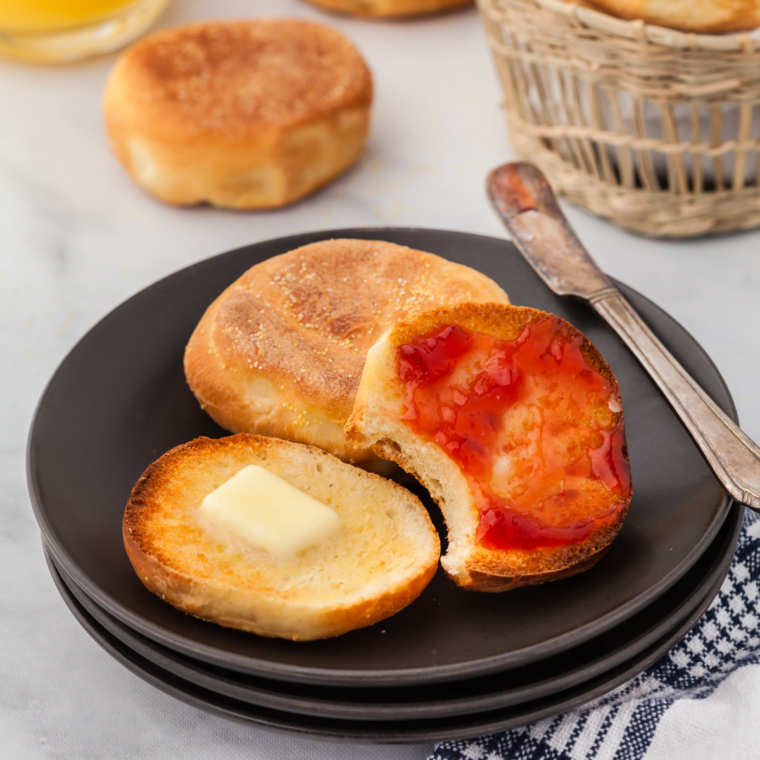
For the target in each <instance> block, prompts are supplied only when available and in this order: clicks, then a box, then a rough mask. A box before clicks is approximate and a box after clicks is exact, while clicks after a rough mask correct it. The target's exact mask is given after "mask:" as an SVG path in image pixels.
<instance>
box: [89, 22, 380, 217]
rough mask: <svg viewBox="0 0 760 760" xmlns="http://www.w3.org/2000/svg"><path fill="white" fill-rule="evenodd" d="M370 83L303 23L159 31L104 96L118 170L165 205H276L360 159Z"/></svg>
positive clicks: (348, 53) (359, 63) (122, 63)
mask: <svg viewBox="0 0 760 760" xmlns="http://www.w3.org/2000/svg"><path fill="white" fill-rule="evenodd" d="M372 94H373V88H372V77H371V74H370V72H369V69H368V68H367V65H366V64H365V62H364V60H363V58H362V57H361V55H360V54H359V52H358V51H357V50H356V48H355V47H354V46H353V45H352V44H351V43H350V42H349V41H348V40H347V39H346V38H345V37H343V35H341V34H339V33H338V32H337V31H335V30H333V29H330V28H329V27H325V26H321V25H319V24H314V23H311V22H307V21H299V20H282V19H258V20H255V21H217V22H204V23H198V24H188V25H186V26H181V27H176V28H173V29H168V30H164V31H161V32H157V33H156V34H152V35H149V36H148V37H146V38H144V39H143V40H142V41H140V42H138V43H136V44H135V45H133V46H132V47H131V48H129V50H128V51H127V52H126V53H124V54H123V55H122V57H121V58H120V59H119V61H118V63H117V65H116V66H115V68H114V70H113V72H112V74H111V77H110V78H109V82H108V85H107V87H106V92H105V96H104V107H105V118H106V125H107V127H108V132H109V136H110V138H111V143H112V145H113V147H114V150H115V152H116V153H117V155H118V156H119V158H120V159H121V161H122V163H123V164H124V165H125V167H126V168H127V169H128V171H129V172H130V173H131V174H132V175H133V176H134V177H135V178H136V179H137V181H138V182H139V183H140V184H142V185H143V187H145V189H147V190H148V191H149V192H151V193H153V194H154V195H157V196H158V197H160V198H162V199H163V200H166V201H167V202H169V203H176V204H191V203H198V202H200V201H204V200H208V201H210V202H212V203H215V204H216V205H220V206H231V207H235V208H264V207H272V206H278V205H282V204H283V203H287V202H290V201H292V200H295V199H296V198H298V197H301V196H303V195H305V194H306V193H307V192H310V191H311V190H314V189H315V188H316V187H318V186H321V185H322V184H324V183H325V182H327V181H329V180H330V179H332V178H333V177H334V176H336V175H337V174H338V173H340V172H341V171H343V170H344V169H345V168H346V167H347V166H349V165H350V164H351V163H353V161H354V160H355V159H356V158H357V157H358V155H359V153H360V151H361V148H362V145H363V142H364V139H365V137H366V133H367V130H368V125H369V109H370V105H371V102H372Z"/></svg>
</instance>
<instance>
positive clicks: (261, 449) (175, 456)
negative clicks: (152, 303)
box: [123, 434, 440, 641]
mask: <svg viewBox="0 0 760 760" xmlns="http://www.w3.org/2000/svg"><path fill="white" fill-rule="evenodd" d="M249 464H256V465H259V466H261V467H265V468H266V469H268V470H270V471H271V472H274V473H275V474H276V475H277V476H278V477H280V478H282V479H283V480H285V481H287V482H288V483H290V484H291V485H293V486H295V487H296V488H299V489H300V490H302V491H303V492H305V493H307V494H309V495H310V496H312V497H313V498H315V499H317V500H318V501H320V502H322V503H323V504H325V505H327V506H329V507H330V508H331V509H334V510H335V511H336V512H337V513H338V515H339V516H340V518H341V520H342V521H343V528H342V529H341V530H340V531H339V532H338V533H337V534H336V535H334V536H332V537H330V538H329V539H326V540H324V541H322V542H320V543H317V544H315V545H314V546H311V547H310V548H307V549H305V550H304V551H302V552H301V553H300V554H299V555H298V556H297V557H296V558H294V559H290V560H282V559H278V558H276V557H274V556H273V555H271V554H269V553H268V552H266V551H265V550H262V549H256V548H254V547H252V546H249V545H247V544H245V543H244V542H242V541H241V540H240V539H239V538H237V537H235V536H232V535H230V534H228V533H226V532H225V531H224V530H223V529H220V528H218V527H215V526H213V525H209V524H208V523H207V522H206V521H204V519H203V517H202V516H201V515H200V513H199V511H198V508H199V506H200V504H201V502H202V501H203V499H204V497H205V496H206V495H207V494H208V493H210V492H211V491H213V490H214V489H216V488H218V487H219V486H220V485H221V484H222V483H224V482H226V481H227V480H229V478H231V477H232V476H233V475H234V474H236V473H237V472H239V471H240V470H241V469H242V468H243V467H246V466H247V465H249ZM123 533H124V545H125V547H126V550H127V554H128V556H129V559H130V561H131V563H132V565H133V567H134V568H135V571H136V572H137V574H138V576H139V578H140V580H141V581H142V582H143V583H144V584H145V586H146V587H147V588H148V589H150V591H152V592H153V593H154V594H157V595H158V596H160V597H161V598H162V599H164V600H165V601H167V602H168V603H170V604H172V605H174V606H175V607H177V608H178V609H180V610H183V611H184V612H188V613H190V614H192V615H195V616H197V617H200V618H203V619H205V620H209V621H211V622H215V623H218V624H220V625H224V626H228V627H231V628H238V629H241V630H245V631H251V632H253V633H257V634H260V635H262V636H275V637H280V638H287V639H293V640H302V641H306V640H312V639H318V638H326V637H330V636H337V635H339V634H342V633H345V632H347V631H350V630H353V629H355V628H362V627H364V626H367V625H372V624H373V623H376V622H378V621H380V620H383V619H384V618H387V617H389V616H390V615H393V614H394V613H396V612H398V611H399V610H401V609H402V608H403V607H405V606H406V605H408V604H409V603H410V602H412V601H413V600H414V599H416V598H417V596H419V594H420V593H421V592H422V590H423V589H424V588H425V586H426V585H427V584H428V582H429V581H430V579H431V578H432V577H433V575H434V574H435V570H436V567H437V563H438V556H439V554H440V543H439V540H438V535H437V533H436V532H435V529H434V528H433V525H432V523H431V522H430V518H429V516H428V514H427V512H426V510H425V508H424V507H423V506H422V504H421V503H420V501H419V499H417V497H416V496H414V495H413V494H411V493H410V492H409V491H407V490H406V489H404V488H402V487H401V486H399V485H397V484H396V483H393V482H392V481H389V480H386V479H384V478H381V477H380V476H378V475H374V474H372V473H368V472H365V471H364V470H360V469H358V468H356V467H352V466H351V465H348V464H345V463H343V462H341V461H340V460H338V459H336V458H335V457H333V456H331V455H330V454H327V453H326V452H324V451H322V450H320V449H317V448H315V447H312V446H304V445H302V444H296V443H290V442H288V441H281V440H278V439H272V438H264V437H262V436H254V435H247V434H240V435H235V436H231V437H228V438H222V439H218V440H212V439H209V438H198V439H196V440H194V441H192V442H191V443H187V444H184V445H182V446H178V447H177V448H175V449H172V450H171V451H169V452H168V453H167V454H165V455H164V456H162V457H161V458H160V459H159V460H157V461H156V462H155V463H154V464H152V465H151V466H150V467H149V468H148V469H147V470H146V471H145V473H144V474H143V476H142V477H141V478H140V480H139V481H138V482H137V484H136V485H135V487H134V489H133V491H132V494H131V496H130V499H129V503H128V505H127V508H126V511H125V514H124V523H123Z"/></svg>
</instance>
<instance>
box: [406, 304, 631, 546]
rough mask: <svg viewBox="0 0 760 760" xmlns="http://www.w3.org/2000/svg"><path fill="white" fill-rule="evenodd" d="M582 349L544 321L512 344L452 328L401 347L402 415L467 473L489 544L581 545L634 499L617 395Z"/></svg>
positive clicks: (569, 332) (564, 330) (566, 331)
mask: <svg viewBox="0 0 760 760" xmlns="http://www.w3.org/2000/svg"><path fill="white" fill-rule="evenodd" d="M582 343H583V336H582V335H581V334H580V333H579V332H578V331H577V330H575V329H574V328H573V327H571V326H570V325H568V324H567V322H564V321H563V320H561V319H559V318H558V317H555V316H552V315H547V316H546V317H544V318H542V319H540V320H539V321H537V322H534V323H533V324H529V325H527V326H526V327H525V328H524V330H523V331H522V333H521V334H520V335H519V337H517V338H516V339H514V340H511V341H503V340H497V339H495V338H492V337H491V336H488V335H484V334H482V333H477V332H472V333H469V332H466V331H465V330H463V329H462V328H461V327H458V326H456V325H448V326H446V327H442V328H438V329H436V331H435V332H434V333H432V334H430V335H428V336H426V337H421V338H417V339H415V340H414V341H413V342H412V343H408V344H406V345H403V346H400V347H399V348H398V349H397V353H398V362H399V363H398V372H399V377H400V379H401V381H402V383H403V384H404V387H405V390H406V399H405V408H404V412H403V414H402V417H401V419H402V420H404V422H405V423H406V424H407V425H409V427H411V428H412V429H413V430H414V431H415V432H416V433H417V434H419V435H422V436H423V437H426V438H428V439H430V440H433V441H435V442H436V443H437V444H438V445H439V446H441V447H442V448H443V449H444V450H445V451H446V452H447V453H448V455H449V457H451V459H453V460H454V461H455V462H456V463H457V464H458V465H459V467H460V469H461V471H462V473H463V474H464V475H465V477H466V478H467V480H468V482H469V485H470V488H471V489H472V492H473V494H474V495H475V500H476V503H477V505H478V508H479V510H480V525H479V530H478V536H477V540H478V542H479V543H480V544H481V545H483V546H485V547H486V548H489V549H536V548H539V547H552V546H565V545H568V544H574V543H578V542H581V541H583V540H584V539H585V538H587V537H588V536H589V535H590V534H591V533H592V532H593V531H594V530H595V529H596V528H597V527H600V526H601V525H603V524H605V523H608V524H611V523H613V522H614V521H615V519H616V516H617V513H618V511H619V509H620V508H621V507H622V506H623V504H624V503H625V502H626V501H627V498H628V497H629V496H630V493H631V475H630V467H629V465H628V460H627V457H626V454H625V451H626V448H625V433H624V431H623V424H622V419H621V420H620V422H617V423H616V422H615V420H616V419H618V418H619V415H617V414H615V412H619V411H621V407H620V397H619V395H618V392H617V390H616V388H615V387H614V386H613V385H612V384H611V383H610V382H609V381H608V380H606V379H605V378H604V377H603V376H602V375H600V374H599V373H598V372H596V371H595V370H593V369H591V368H590V367H589V366H588V364H586V361H585V360H584V358H583V355H582V353H581V345H582Z"/></svg>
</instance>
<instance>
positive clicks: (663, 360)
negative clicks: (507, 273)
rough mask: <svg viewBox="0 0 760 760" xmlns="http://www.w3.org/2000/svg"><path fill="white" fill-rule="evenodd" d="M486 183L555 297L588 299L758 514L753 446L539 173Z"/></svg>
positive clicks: (509, 171)
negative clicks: (626, 291) (585, 239)
mask: <svg viewBox="0 0 760 760" xmlns="http://www.w3.org/2000/svg"><path fill="white" fill-rule="evenodd" d="M487 187H488V195H489V197H490V199H491V202H492V204H493V206H494V208H495V209H496V212H497V213H498V215H499V216H500V217H501V220H502V221H503V222H504V225H505V226H506V228H507V230H509V233H510V235H511V237H512V240H513V242H514V244H515V245H516V246H517V248H518V249H519V251H520V252H521V253H522V254H523V256H525V258H526V259H527V260H528V262H529V263H530V264H531V266H532V267H533V268H534V269H535V270H536V271H537V272H538V274H539V275H540V276H541V277H542V279H543V280H544V282H545V283H546V284H547V285H548V286H549V287H550V288H551V289H552V290H553V291H554V292H555V293H557V294H558V295H572V296H573V297H575V298H578V299H580V300H583V301H586V302H587V303H590V304H591V306H592V307H593V308H594V309H595V310H596V311H597V312H598V313H599V314H600V315H601V317H602V318H603V319H604V320H605V321H606V322H607V323H608V324H609V325H610V327H612V329H613V330H615V332H616V333H617V334H618V335H619V336H620V337H621V338H622V339H623V342H624V343H625V344H626V345H627V346H628V348H629V349H630V350H631V352H632V353H633V355H634V356H635V357H636V358H637V359H638V360H639V362H640V363H641V364H642V366H643V367H644V369H645V370H646V371H647V372H648V373H649V375H650V376H651V377H652V379H653V380H654V382H655V383H656V384H657V387H658V388H659V389H660V390H661V391H662V393H663V395H664V396H665V398H666V399H667V400H668V402H669V403H670V405H671V406H672V407H673V410H674V411H675V412H676V414H677V415H678V416H679V417H680V419H681V422H683V424H684V426H685V427H686V429H687V430H688V431H689V433H690V435H691V437H692V438H693V439H694V442H695V443H696V444H697V446H698V447H699V449H700V451H701V452H702V455H703V456H704V458H705V459H706V460H707V463H708V465H709V466H710V468H711V469H712V471H713V472H714V473H715V476H716V477H717V478H718V480H719V481H720V483H721V485H722V486H723V487H724V488H725V489H726V491H727V492H728V493H729V495H730V496H731V497H732V498H733V499H735V500H736V501H738V502H740V503H742V504H746V505H747V506H748V507H750V508H752V509H754V510H755V511H760V447H758V446H757V444H755V443H754V442H753V441H752V440H751V439H750V438H749V436H747V435H746V434H745V433H743V432H742V431H741V430H740V429H739V427H738V426H737V425H736V424H735V423H734V422H733V421H732V420H730V419H729V418H728V417H727V416H726V414H725V413H724V412H723V411H722V410H721V409H719V408H718V406H717V405H716V404H715V402H714V401H713V400H712V399H711V398H710V397H709V396H708V395H707V393H705V391H704V390H703V389H702V388H701V387H700V386H699V384H698V383H697V381H696V380H694V378H693V377H691V375H689V373H688V372H687V371H686V370H685V369H684V368H683V367H682V366H681V364H680V363H679V362H678V361H677V360H676V358H675V357H674V356H673V355H672V354H671V353H670V352H669V351H668V349H667V348H665V346H664V345H663V344H662V343H661V342H660V341H659V339H658V338H657V337H656V336H655V335H654V333H653V332H652V331H651V330H650V329H649V328H648V327H647V326H646V324H644V321H643V320H642V319H641V317H640V316H639V315H638V313H637V312H636V310H635V309H634V308H633V306H632V305H631V304H630V303H629V301H628V300H627V299H626V298H625V297H624V296H623V294H622V293H621V292H620V291H619V290H618V289H617V288H616V287H615V286H614V285H613V284H612V283H611V282H610V281H609V280H608V279H607V277H606V276H605V275H604V274H603V273H602V271H601V270H600V269H599V268H598V266H597V265H596V264H595V262H594V261H593V259H592V258H591V256H590V254H589V253H588V252H587V251H586V249H585V248H584V247H583V244H582V243H581V241H580V240H579V239H578V236H577V235H576V234H575V232H574V231H573V229H572V228H571V227H570V224H569V223H568V221H567V219H566V218H565V215H564V214H563V213H562V210H561V209H560V207H559V204H558V203H557V199H556V197H555V196H554V193H553V192H552V189H551V187H550V186H549V183H548V182H547V181H546V178H545V177H544V176H543V174H541V172H540V171H539V170H538V169H537V168H536V167H535V166H533V165H532V164H527V163H515V164H505V165H504V166H500V167H499V168H498V169H494V171H492V172H491V173H490V174H489V176H488V183H487ZM574 256H575V257H576V258H575V259H574V258H573V257H574ZM560 262H561V266H559V263H560ZM576 262H577V263H576ZM589 267H592V268H593V270H594V272H593V273H592V272H591V271H590V269H589ZM558 272H559V273H560V274H558ZM591 274H595V277H593V278H590V275H591ZM579 275H580V276H579ZM582 278H585V279H582ZM591 280H593V281H594V284H595V285H596V286H597V289H596V290H595V291H594V288H593V287H591ZM606 283H609V286H607V285H606ZM600 284H603V285H604V287H599V286H600Z"/></svg>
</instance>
